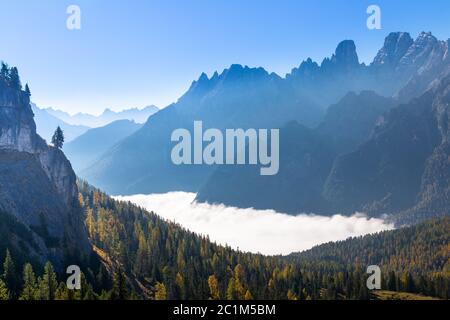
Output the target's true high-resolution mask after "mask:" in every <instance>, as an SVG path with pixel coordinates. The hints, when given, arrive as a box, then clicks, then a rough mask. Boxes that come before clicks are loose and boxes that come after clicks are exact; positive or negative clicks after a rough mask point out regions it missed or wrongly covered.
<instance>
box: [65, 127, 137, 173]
mask: <svg viewBox="0 0 450 320" xmlns="http://www.w3.org/2000/svg"><path fill="white" fill-rule="evenodd" d="M141 127H142V125H141V124H138V123H135V122H133V121H130V120H117V121H114V122H111V123H110V124H107V125H106V126H103V127H99V128H93V129H89V130H88V131H87V132H85V133H84V134H82V135H80V136H79V137H77V138H76V139H74V140H73V141H71V142H69V143H67V144H65V145H64V153H65V154H66V156H67V158H68V159H69V160H70V163H71V164H72V167H73V168H74V170H75V172H80V171H82V170H83V169H85V168H86V167H88V166H90V165H91V164H92V163H93V162H94V161H95V160H97V158H99V157H100V156H101V155H102V154H103V153H104V152H106V151H107V150H109V149H110V148H112V147H113V146H114V145H115V144H117V143H118V142H119V141H121V140H122V139H124V138H126V137H127V136H129V135H131V134H132V133H134V132H135V131H137V130H138V129H139V128H141Z"/></svg>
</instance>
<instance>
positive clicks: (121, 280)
mask: <svg viewBox="0 0 450 320" xmlns="http://www.w3.org/2000/svg"><path fill="white" fill-rule="evenodd" d="M126 282H127V281H126V277H125V273H124V272H123V271H122V269H119V270H117V271H116V272H115V273H114V276H113V288H112V292H111V300H127V299H128V290H127V283H126Z"/></svg>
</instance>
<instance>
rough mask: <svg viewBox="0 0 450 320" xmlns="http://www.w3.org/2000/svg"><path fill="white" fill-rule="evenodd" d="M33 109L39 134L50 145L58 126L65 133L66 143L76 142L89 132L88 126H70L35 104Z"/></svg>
mask: <svg viewBox="0 0 450 320" xmlns="http://www.w3.org/2000/svg"><path fill="white" fill-rule="evenodd" d="M31 109H32V111H33V113H34V121H35V122H36V129H37V133H38V134H39V135H40V136H41V137H43V138H44V139H45V140H46V141H47V142H49V143H50V142H51V141H52V136H53V134H54V132H55V130H56V128H57V127H58V126H59V127H60V128H61V129H62V130H63V132H64V139H65V142H66V143H67V142H70V141H72V140H74V139H75V138H77V137H78V136H81V135H82V134H83V133H85V132H86V131H88V130H89V127H86V126H80V125H72V124H68V123H66V122H64V121H63V120H61V119H59V118H57V117H55V116H53V115H52V114H50V113H48V112H47V111H46V110H44V109H41V108H39V107H38V106H36V105H35V104H34V103H31Z"/></svg>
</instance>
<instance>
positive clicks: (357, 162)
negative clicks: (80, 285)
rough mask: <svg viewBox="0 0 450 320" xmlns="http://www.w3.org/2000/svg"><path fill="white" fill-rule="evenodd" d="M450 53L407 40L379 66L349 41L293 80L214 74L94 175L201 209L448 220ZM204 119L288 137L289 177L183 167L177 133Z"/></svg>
mask: <svg viewBox="0 0 450 320" xmlns="http://www.w3.org/2000/svg"><path fill="white" fill-rule="evenodd" d="M449 43H450V41H439V40H438V39H436V38H435V37H434V36H433V35H432V34H431V33H426V32H423V33H421V34H420V35H419V36H418V37H417V38H416V39H415V40H413V39H412V38H411V36H410V35H409V34H408V33H403V32H397V33H391V34H389V35H388V36H387V38H386V40H385V43H384V46H383V47H382V48H381V49H380V50H379V52H378V54H377V55H376V57H375V58H374V60H373V62H372V63H371V64H370V65H364V64H361V63H359V60H358V56H357V53H356V47H355V44H354V43H353V41H350V40H345V41H343V42H341V43H340V44H339V45H338V47H337V49H336V51H335V53H334V54H333V55H332V56H331V57H330V58H326V59H324V60H323V62H322V63H321V64H320V65H319V64H317V63H315V62H313V61H312V60H311V59H307V60H306V61H304V62H303V63H302V64H301V65H300V67H298V68H295V69H293V70H292V72H291V73H290V74H288V75H287V76H286V78H280V77H279V76H277V75H275V74H269V73H268V72H266V71H265V70H264V69H262V68H248V67H242V66H240V65H232V66H231V67H230V68H229V69H226V70H224V71H223V72H222V73H221V74H220V75H219V74H218V73H215V74H214V75H213V76H212V77H211V78H208V76H206V75H205V74H202V75H201V76H200V78H199V80H198V81H195V82H194V83H193V84H192V86H191V88H190V89H189V90H188V92H187V93H186V94H185V95H184V96H183V97H181V98H180V100H179V101H178V102H177V103H176V104H173V105H171V106H169V107H168V108H166V109H164V110H162V111H161V112H159V113H158V114H157V115H155V116H154V117H152V118H150V119H149V121H148V122H147V123H146V124H145V125H144V127H143V128H141V129H140V130H138V131H137V132H136V133H135V134H133V135H132V136H130V137H129V138H127V139H125V140H123V141H122V142H121V143H119V144H118V145H116V146H115V147H114V149H111V150H109V151H108V152H106V153H105V155H104V156H103V157H102V158H101V159H100V160H99V161H98V162H96V163H95V164H94V165H93V166H92V167H90V168H89V169H87V170H85V171H84V172H83V173H82V174H83V176H84V177H86V178H87V179H88V180H89V181H91V182H92V183H94V184H96V185H98V186H100V187H102V188H105V189H106V190H108V191H109V192H112V193H116V194H130V193H151V192H166V191H173V190H186V191H194V192H198V195H197V201H207V202H214V203H226V204H230V205H236V206H241V207H248V206H252V207H256V208H268V209H277V210H280V211H284V212H289V213H297V212H314V213H324V214H332V213H346V214H352V213H354V211H357V210H359V211H367V212H369V213H370V214H373V215H379V214H382V213H395V214H396V216H397V217H400V216H402V215H403V218H398V219H402V221H408V219H409V218H410V217H411V215H412V214H413V213H411V212H410V210H412V209H411V208H414V210H415V211H414V215H415V216H417V215H420V214H423V212H425V211H426V210H428V208H431V207H433V206H434V207H438V208H439V209H440V210H441V211H442V212H445V211H446V210H447V209H446V208H450V203H448V201H447V200H446V198H445V195H446V193H447V191H446V188H445V187H444V185H445V181H446V180H445V179H444V180H442V174H440V175H438V174H437V172H438V170H437V169H436V168H438V167H440V166H441V167H442V166H443V165H444V163H443V162H442V160H440V161H438V160H437V158H439V159H441V158H444V157H445V150H446V147H445V145H442V143H441V142H440V141H441V140H442V136H443V134H442V133H440V134H439V132H440V131H442V130H443V128H446V126H447V124H446V122H443V120H442V121H441V122H442V123H439V122H438V121H437V120H436V119H437V118H438V113H436V112H437V111H433V112H431V110H433V108H434V109H436V108H437V107H436V105H437V104H438V101H441V102H440V103H439V106H440V109H445V108H446V104H445V103H446V102H445V97H446V95H445V92H446V91H445V90H446V89H445V79H447V78H446V75H447V73H448V72H449V71H448V70H449V66H450V55H449ZM410 101H411V102H410ZM400 104H402V106H399V107H397V106H398V105H400ZM328 105H331V106H330V107H329V108H326V107H327V106H328ZM438 109H439V108H438ZM324 110H326V112H324ZM323 114H325V116H322V115H323ZM418 115H419V116H418ZM439 115H440V113H439ZM440 116H441V115H440ZM194 120H202V121H203V122H204V124H205V125H204V127H206V128H209V127H213V128H218V129H225V128H244V129H246V128H281V132H280V134H281V141H280V144H281V146H284V147H283V148H282V149H281V150H280V172H279V174H278V175H277V176H272V177H261V176H259V175H257V171H256V170H255V167H252V166H246V167H242V166H226V167H225V166H222V167H217V168H216V167H207V166H201V165H199V166H174V165H172V163H171V160H170V151H171V146H172V145H171V143H170V134H171V132H172V131H173V130H174V129H176V128H186V129H189V128H192V124H193V121H194ZM292 121H294V122H292ZM286 123H289V124H288V125H286ZM411 139H413V140H411ZM414 139H417V141H420V144H419V145H417V146H416V145H415V143H417V142H414V141H416V140H414ZM286 146H287V147H286ZM436 148H437V149H436ZM437 150H440V152H439V153H437ZM434 157H436V159H434ZM433 159H434V161H432V160H433ZM431 163H432V164H431ZM433 172H434V174H433ZM445 172H447V171H445ZM438 177H441V178H438ZM442 181H443V182H442ZM438 182H439V183H438ZM425 183H426V184H425ZM441 184H442V188H441V189H442V190H441V189H440V190H441V192H440V194H437V193H435V192H434V191H433V190H435V189H436V188H438V186H440V185H441ZM443 197H444V198H443ZM425 203H426V205H425ZM424 208H425V209H424ZM405 210H406V211H408V210H409V211H408V212H409V213H404V212H406V211H405ZM421 210H422V211H421ZM418 212H421V213H418ZM436 214H437V213H436ZM418 219H420V217H419V218H418Z"/></svg>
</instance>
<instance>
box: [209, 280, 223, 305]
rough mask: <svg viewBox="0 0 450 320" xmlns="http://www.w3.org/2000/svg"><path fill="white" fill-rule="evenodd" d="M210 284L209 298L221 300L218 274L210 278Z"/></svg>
mask: <svg viewBox="0 0 450 320" xmlns="http://www.w3.org/2000/svg"><path fill="white" fill-rule="evenodd" d="M208 286H209V299H211V300H220V289H219V282H218V281H217V278H216V276H214V275H212V276H210V277H209V278H208Z"/></svg>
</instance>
